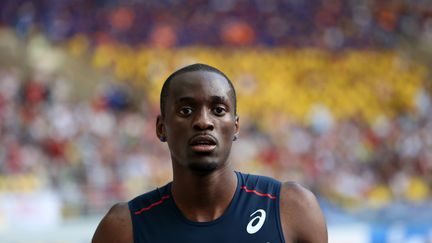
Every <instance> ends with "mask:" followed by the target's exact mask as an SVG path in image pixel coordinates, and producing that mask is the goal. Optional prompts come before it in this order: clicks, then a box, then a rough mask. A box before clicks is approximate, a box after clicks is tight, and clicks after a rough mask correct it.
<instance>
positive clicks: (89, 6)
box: [0, 0, 432, 215]
mask: <svg viewBox="0 0 432 243" xmlns="http://www.w3.org/2000/svg"><path fill="white" fill-rule="evenodd" d="M245 3H248V4H247V5H244V4H245ZM119 4H120V1H116V0H109V1H108V0H98V1H83V0H62V1H49V0H40V1H24V0H17V1H0V27H1V26H3V27H5V28H0V30H2V31H0V36H2V38H1V39H0V50H1V51H2V52H3V53H2V54H4V57H0V63H1V64H0V194H1V193H29V192H30V193H37V192H41V191H53V192H55V194H56V195H59V197H60V198H61V200H62V202H63V211H64V212H63V213H64V214H65V215H76V214H86V213H94V212H100V211H105V210H106V208H107V207H108V206H110V205H112V204H113V203H114V202H118V201H125V200H129V199H130V198H132V197H133V196H136V195H138V194H140V193H142V192H144V191H147V190H149V189H152V188H154V187H155V186H162V185H163V183H165V182H167V181H169V180H170V179H171V164H170V157H169V151H168V149H167V148H166V146H165V144H163V143H160V142H159V141H158V140H157V138H156V135H155V132H154V124H155V117H156V115H157V114H158V112H159V107H158V99H159V92H160V88H161V86H162V82H163V81H164V80H165V78H166V77H167V76H168V75H169V74H170V73H171V72H172V71H174V70H175V69H176V68H179V67H181V66H184V65H187V64H190V63H194V62H204V63H208V64H210V65H214V66H216V67H218V68H220V69H221V70H222V71H224V72H226V73H227V75H228V77H230V78H231V79H232V81H233V83H234V85H235V87H236V88H237V93H238V106H239V108H238V112H239V115H240V124H241V132H240V139H239V141H237V142H236V143H235V144H234V148H233V153H232V157H231V161H232V163H233V166H234V167H235V168H237V169H238V170H242V171H245V172H250V173H260V174H266V175H269V176H274V177H276V178H278V179H280V180H296V181H299V182H301V183H304V184H305V185H307V186H308V187H309V188H311V189H312V190H313V191H314V192H316V193H317V194H318V195H320V196H321V197H322V198H323V200H326V201H329V202H331V203H334V204H335V205H338V206H342V208H344V209H350V210H355V209H359V208H360V209H361V208H368V209H370V208H376V209H380V208H385V207H389V206H391V205H394V204H396V203H403V204H408V205H426V204H430V202H431V201H432V191H431V188H432V103H431V102H432V101H431V95H430V94H431V82H430V76H428V75H430V73H428V69H427V67H426V65H424V64H423V63H421V62H417V61H418V60H416V58H412V56H410V55H407V54H406V53H398V52H397V51H396V50H395V49H394V47H395V45H398V43H399V42H400V41H401V40H409V39H410V38H414V37H416V38H417V37H422V38H424V39H425V40H430V38H432V18H431V16H432V9H431V6H432V5H428V4H427V1H402V0H400V1H338V0H334V1H323V0H314V1H298V0H285V1H284V0H272V1H240V0H223V1H221V0H218V1H200V0H170V1H168V0H167V1H153V0H152V1H139V0H134V1H133V0H129V1H121V5H119ZM245 6H246V7H245ZM4 29H7V30H10V29H12V30H13V32H14V35H16V36H18V38H17V39H16V40H15V39H13V38H6V37H5V36H6V35H4V33H3V30H4ZM41 36H42V37H41ZM45 38H46V39H45ZM43 40H45V41H46V42H44V41H43ZM20 41H21V42H20ZM5 42H8V43H7V44H5ZM11 43H13V44H14V45H12V44H11ZM16 43H21V44H22V45H21V44H17V45H15V44H16ZM41 43H42V44H41ZM43 43H45V44H43ZM47 43H48V44H47ZM52 43H54V44H52ZM413 43H415V42H413ZM399 44H400V43H399ZM196 45H198V46H199V45H205V46H207V47H197V46H196ZM11 46H13V47H14V48H15V49H13V50H11V49H12V48H11ZM185 46H186V47H185ZM238 46H241V47H242V48H237V47H238ZM166 47H183V48H174V49H170V48H168V49H167V48H166ZM265 47H272V48H265ZM298 47H301V48H298ZM312 47H313V48H312ZM323 49H324V50H323ZM327 49H331V50H333V51H334V52H329V51H328V50H327ZM336 50H337V51H336ZM21 52H22V53H24V55H23V56H24V57H23V58H22V59H21V61H18V62H17V61H16V60H18V59H13V61H14V63H12V61H11V60H12V59H11V60H5V59H7V58H9V56H13V55H18V54H19V53H21ZM60 52H61V53H62V54H61V55H60V54H59V53H60ZM53 53H54V54H53ZM64 53H66V54H64ZM6 54H7V55H6ZM63 54H64V55H63ZM2 56H3V55H2ZM6 56H8V57H6ZM64 56H68V58H72V59H77V60H79V62H83V63H85V65H86V64H88V66H90V67H91V68H94V69H95V70H98V71H99V72H101V73H106V74H108V75H109V76H111V78H112V81H107V80H86V82H89V83H92V82H94V83H97V85H96V88H93V89H88V88H87V87H89V86H85V85H84V86H82V83H81V84H78V83H79V82H78V80H77V79H78V74H76V75H75V76H74V75H70V74H67V72H65V71H64V69H71V70H72V69H73V71H72V72H76V73H79V72H84V71H83V70H79V69H76V67H73V65H70V66H67V65H66V68H65V67H60V68H58V69H63V71H61V70H60V71H59V70H54V69H56V68H55V67H57V66H60V64H64V63H65V62H61V61H59V60H60V59H61V58H64ZM4 63H7V65H4ZM11 63H12V64H11ZM429 72H430V71H429ZM84 76H86V74H84ZM89 77H90V75H89ZM75 79H76V80H75ZM80 85H81V86H80ZM87 89H88V90H87ZM77 93H79V94H81V93H86V94H88V95H87V97H85V98H83V97H81V98H79V99H77V98H76V97H77V96H76V94H77Z"/></svg>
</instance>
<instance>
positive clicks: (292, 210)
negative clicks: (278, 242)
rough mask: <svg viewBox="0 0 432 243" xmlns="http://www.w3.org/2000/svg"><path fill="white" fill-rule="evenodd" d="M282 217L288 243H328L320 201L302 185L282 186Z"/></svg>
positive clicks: (286, 183)
mask: <svg viewBox="0 0 432 243" xmlns="http://www.w3.org/2000/svg"><path fill="white" fill-rule="evenodd" d="M280 215H281V223H282V229H283V232H284V236H285V239H286V241H287V242H291V241H295V242H313V243H315V242H317V243H318V242H327V227H326V223H325V219H324V216H323V213H322V211H321V208H320V206H319V204H318V201H317V199H316V197H315V195H314V194H313V193H312V192H311V191H309V190H308V189H306V188H304V187H303V186H301V185H300V184H298V183H295V182H285V183H283V184H282V187H281V192H280Z"/></svg>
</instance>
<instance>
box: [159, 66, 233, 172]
mask: <svg viewBox="0 0 432 243" xmlns="http://www.w3.org/2000/svg"><path fill="white" fill-rule="evenodd" d="M157 132H158V135H159V136H166V138H167V142H168V146H169V149H170V152H171V157H172V159H173V162H174V163H177V164H179V165H181V166H184V167H187V168H189V169H192V170H194V171H197V172H210V171H213V170H215V169H217V168H220V167H221V166H223V165H224V164H225V162H226V160H227V158H228V156H229V153H230V150H231V145H232V141H233V138H234V135H235V134H236V133H237V132H238V118H237V117H236V115H235V113H234V100H233V95H232V90H231V87H230V85H229V84H228V82H227V80H226V79H225V78H224V77H223V76H221V75H219V74H217V73H214V72H208V71H192V72H186V73H182V74H179V75H177V76H175V77H174V79H173V80H171V83H170V87H169V90H168V97H167V100H166V106H165V117H164V118H162V117H159V118H158V123H157Z"/></svg>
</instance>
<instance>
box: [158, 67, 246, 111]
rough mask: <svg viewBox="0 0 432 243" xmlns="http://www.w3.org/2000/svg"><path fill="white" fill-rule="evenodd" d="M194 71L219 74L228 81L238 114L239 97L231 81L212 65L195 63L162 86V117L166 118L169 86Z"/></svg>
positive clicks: (177, 72) (174, 73)
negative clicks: (177, 78)
mask: <svg viewBox="0 0 432 243" xmlns="http://www.w3.org/2000/svg"><path fill="white" fill-rule="evenodd" d="M194 71H207V72H213V73H217V74H219V75H221V76H222V77H224V78H225V79H226V81H227V82H228V84H229V86H230V87H231V90H232V94H233V97H232V98H233V100H234V114H237V96H236V92H235V89H234V85H233V84H232V82H231V80H230V79H229V78H228V77H227V76H226V75H225V74H224V73H223V72H222V71H220V70H219V69H217V68H215V67H212V66H210V65H207V64H202V63H195V64H192V65H188V66H185V67H183V68H180V69H179V70H177V71H175V72H173V73H172V74H171V75H170V76H169V77H168V78H167V79H166V80H165V82H164V84H163V86H162V90H161V94H160V109H161V115H162V117H164V116H165V104H166V98H167V97H168V88H169V85H170V83H171V80H172V79H173V78H174V77H175V76H177V75H179V74H182V73H187V72H194Z"/></svg>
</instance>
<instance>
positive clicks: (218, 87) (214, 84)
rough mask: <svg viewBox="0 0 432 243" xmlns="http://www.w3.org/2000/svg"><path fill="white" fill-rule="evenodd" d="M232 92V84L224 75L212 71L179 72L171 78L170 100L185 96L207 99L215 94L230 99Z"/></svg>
mask: <svg viewBox="0 0 432 243" xmlns="http://www.w3.org/2000/svg"><path fill="white" fill-rule="evenodd" d="M231 92H232V89H231V86H230V85H229V84H228V81H227V80H226V79H225V77H223V76H222V75H220V74H218V73H215V72H210V71H191V72H186V73H182V74H179V75H177V76H175V77H174V78H173V79H172V80H171V83H170V87H169V89H168V100H173V101H176V100H178V99H180V98H183V97H191V98H196V99H206V98H208V97H213V96H220V97H224V98H226V99H227V100H230V98H231V97H232V94H231ZM231 102H232V101H231Z"/></svg>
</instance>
